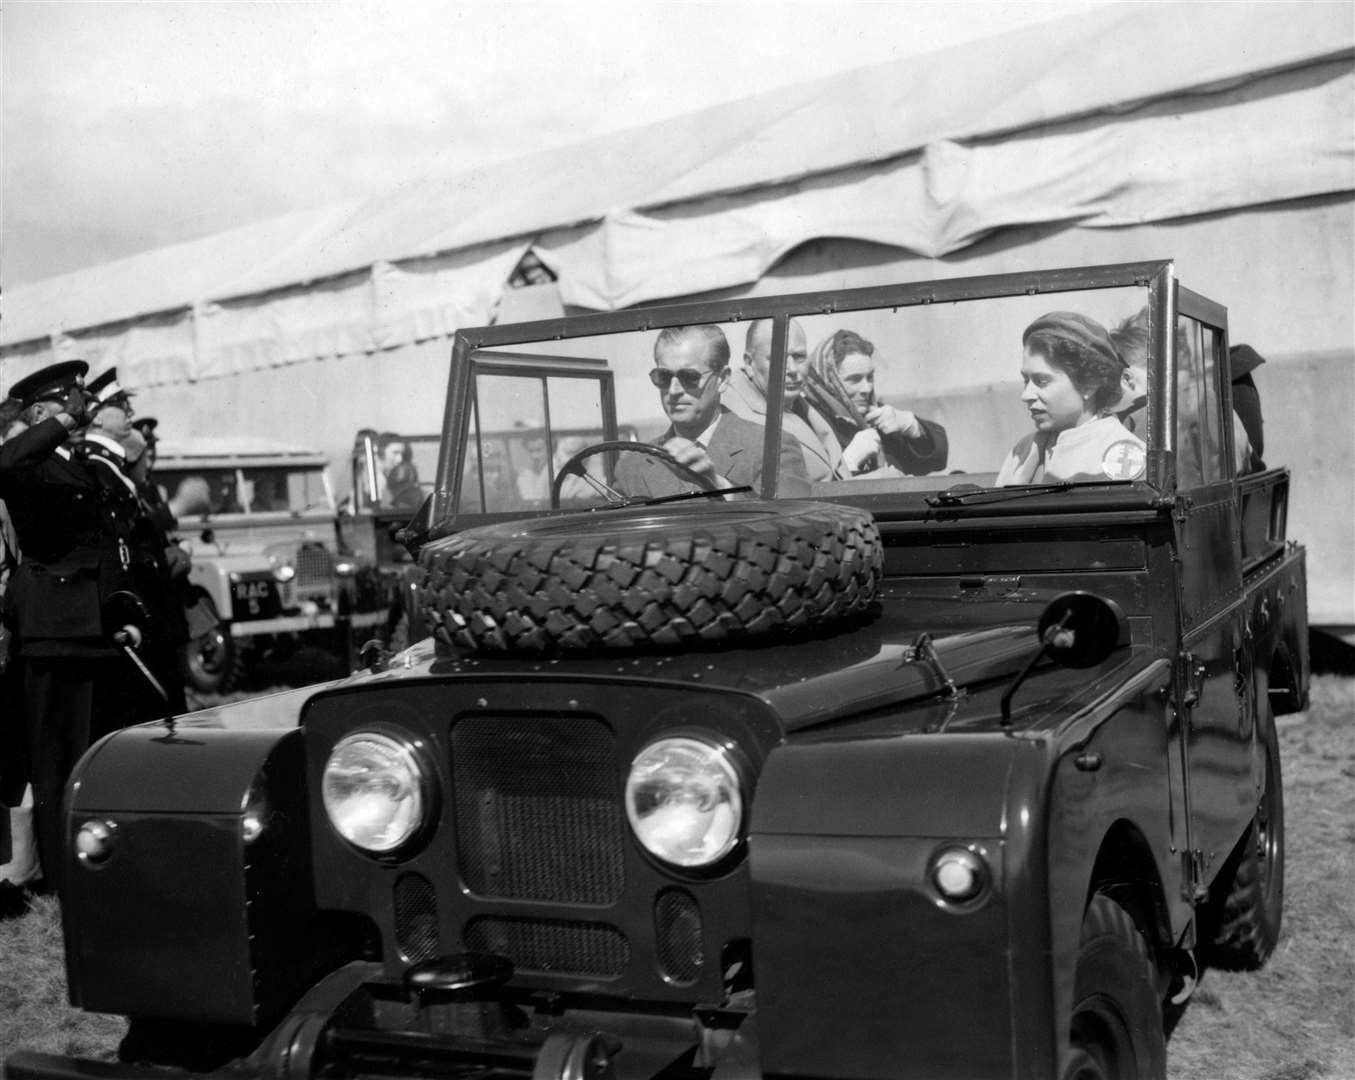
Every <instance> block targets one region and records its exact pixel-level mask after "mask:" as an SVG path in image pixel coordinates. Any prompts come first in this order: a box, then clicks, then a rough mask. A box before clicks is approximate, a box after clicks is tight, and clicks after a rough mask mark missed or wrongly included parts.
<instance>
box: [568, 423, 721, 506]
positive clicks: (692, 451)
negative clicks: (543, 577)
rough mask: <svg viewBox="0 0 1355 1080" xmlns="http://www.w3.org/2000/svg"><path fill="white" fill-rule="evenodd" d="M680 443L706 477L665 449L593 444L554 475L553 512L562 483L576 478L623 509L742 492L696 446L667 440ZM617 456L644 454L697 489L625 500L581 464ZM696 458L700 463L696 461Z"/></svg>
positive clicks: (650, 445) (639, 444) (622, 443)
mask: <svg viewBox="0 0 1355 1080" xmlns="http://www.w3.org/2000/svg"><path fill="white" fill-rule="evenodd" d="M674 443H680V444H682V445H681V446H677V447H675V449H677V450H678V451H679V452H681V453H684V454H685V455H686V456H688V457H691V458H693V460H694V461H695V463H696V464H697V465H698V467H699V466H700V464H701V462H702V461H704V463H705V465H706V466H707V467H708V468H709V470H710V472H709V474H708V475H707V474H703V473H701V472H698V471H697V470H696V469H693V468H692V467H691V466H689V465H687V464H685V463H684V462H683V461H680V460H679V459H678V458H677V457H676V456H675V455H674V453H673V452H672V451H671V450H669V449H668V447H666V446H656V445H654V444H653V443H642V442H629V441H625V440H614V441H610V442H600V443H594V444H593V445H592V446H585V447H584V448H583V449H582V450H580V451H579V452H578V453H577V454H575V455H574V456H573V457H571V458H570V459H569V460H568V461H566V462H565V463H564V464H563V465H561V466H560V469H559V471H558V472H557V473H556V474H555V483H554V484H553V485H552V486H551V493H550V504H551V507H552V509H558V508H559V506H560V494H561V491H562V489H563V487H564V483H565V479H566V478H567V477H570V476H577V477H580V478H581V479H583V480H585V481H586V482H588V483H590V484H591V485H592V486H593V487H595V488H596V490H597V491H598V493H599V494H602V495H605V496H606V497H607V498H608V500H609V501H610V502H611V505H613V506H625V505H627V504H629V503H635V502H667V501H670V500H672V499H675V498H686V497H689V496H693V495H695V496H701V495H710V494H711V493H713V492H722V491H725V490H734V491H745V490H747V489H746V488H736V487H734V486H733V485H732V484H730V482H729V480H727V479H726V478H725V477H723V476H720V475H719V474H718V473H717V472H716V471H715V466H714V464H712V463H711V460H710V457H709V455H707V454H706V452H705V450H703V449H702V448H701V447H700V446H698V445H697V444H696V443H694V442H691V441H690V440H687V439H670V440H669V445H672V444H674ZM606 453H619V454H644V455H646V456H647V457H650V458H652V459H654V460H656V461H659V462H661V463H662V464H664V465H665V466H667V467H668V468H669V469H671V470H672V472H673V474H674V475H675V476H676V477H678V479H679V480H685V481H690V482H691V483H693V484H695V485H697V487H698V488H699V489H700V490H699V491H696V492H687V493H684V494H681V495H668V496H660V497H658V498H657V499H651V498H643V497H640V498H632V497H628V496H627V493H626V492H623V491H618V490H617V489H616V488H614V487H612V486H611V485H609V484H607V483H605V482H604V481H602V480H600V479H598V478H597V477H595V476H593V475H592V474H591V473H589V472H588V470H587V469H586V468H585V467H584V462H585V461H586V460H587V459H588V458H590V457H594V456H596V455H598V454H606ZM698 457H699V459H700V460H697V458H698Z"/></svg>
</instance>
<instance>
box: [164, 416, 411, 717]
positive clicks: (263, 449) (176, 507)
mask: <svg viewBox="0 0 1355 1080" xmlns="http://www.w3.org/2000/svg"><path fill="white" fill-rule="evenodd" d="M157 450H158V454H157V457H156V463H155V479H156V483H157V484H158V485H159V486H160V488H161V491H162V492H163V494H164V498H165V500H166V503H167V504H168V505H169V506H170V508H171V509H172V510H173V511H174V512H175V514H176V516H177V517H178V519H179V529H180V533H181V536H182V544H183V546H184V547H185V548H187V549H188V551H189V553H190V555H191V556H192V559H193V567H192V570H191V571H190V572H189V587H190V595H189V596H188V597H187V598H186V603H187V606H188V618H189V635H190V638H189V643H188V647H187V649H186V650H185V660H184V674H185V678H186V680H187V682H188V685H189V686H191V687H193V688H194V689H196V690H200V691H204V692H209V693H210V692H225V691H227V690H231V689H233V688H234V687H235V685H236V684H237V683H238V682H239V680H240V677H241V676H242V675H243V673H244V672H245V670H246V666H247V663H248V661H249V659H250V657H252V656H257V655H261V654H263V653H270V652H273V653H281V652H286V651H289V650H290V649H292V648H294V647H295V646H296V645H297V644H299V643H300V642H301V641H302V640H304V639H308V638H309V639H312V640H314V641H316V642H317V643H318V644H321V645H323V646H324V647H326V648H330V649H333V650H334V651H336V652H337V653H338V654H339V655H340V656H343V657H345V658H347V659H350V660H352V659H355V657H356V646H360V644H361V641H362V640H365V639H366V638H370V637H371V636H372V633H373V628H374V627H376V626H378V625H379V624H380V623H381V622H382V621H383V620H384V618H385V611H384V608H383V607H382V606H381V600H382V597H381V594H380V590H379V587H378V584H377V581H376V576H375V570H374V568H373V567H372V565H371V563H370V562H364V561H362V560H360V559H356V558H353V557H351V556H348V555H341V554H340V553H339V551H338V548H337V545H336V539H335V532H334V493H333V490H332V488H331V486H330V482H329V473H328V466H327V463H326V461H325V458H324V456H323V455H322V454H319V453H318V452H315V451H310V450H304V449H300V448H297V447H293V446H288V445H285V444H282V443H275V442H273V441H271V440H261V439H250V438H243V437H214V438H208V437H201V438H196V439H193V440H191V441H188V442H183V443H177V444H176V443H171V442H162V443H161V444H160V445H159V446H158V447H157ZM352 666H353V664H351V663H350V665H349V669H350V670H351V669H352Z"/></svg>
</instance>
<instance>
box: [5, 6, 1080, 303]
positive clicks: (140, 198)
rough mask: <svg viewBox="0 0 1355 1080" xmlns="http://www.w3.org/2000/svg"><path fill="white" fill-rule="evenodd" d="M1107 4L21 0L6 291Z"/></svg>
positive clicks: (11, 77) (14, 55)
mask: <svg viewBox="0 0 1355 1080" xmlns="http://www.w3.org/2000/svg"><path fill="white" fill-rule="evenodd" d="M1100 2H1102V0H1044V2H1038V3H1032V2H1022V3H1005V2H998V0H951V2H949V3H929V2H921V0H908V2H901V0H874V2H847V0H837V2H827V0H815V2H809V0H775V2H772V0H763V2H752V0H719V2H711V3H700V2H683V3H676V2H667V3H662V2H653V0H628V2H616V3H613V2H609V0H573V2H570V0H556V2H553V3H536V2H512V0H498V2H492V3H491V2H485V3H465V2H462V3H448V2H441V3H439V2H430V0H387V2H384V3H374V2H372V3H368V2H348V3H340V2H327V3H319V2H291V3H272V2H252V0H251V2H244V0H242V2H235V3H213V2H192V3H185V2H176V0H169V2H149V0H137V2H125V3H116V2H105V0H101V2H97V3H93V2H64V3H63V2H55V0H3V2H0V48H2V49H3V58H2V59H3V68H2V69H0V72H2V75H3V86H0V94H2V95H3V96H2V97H0V109H2V110H3V112H2V116H0V163H2V168H3V172H2V173H0V184H2V185H3V206H2V207H0V218H2V220H0V244H2V246H0V286H3V287H5V288H9V287H12V286H14V285H17V284H21V283H23V282H25V281H32V280H35V279H38V278H43V277H49V276H51V275H54V274H59V273H63V272H65V271H68V270H72V269H77V268H79V267H82V266H88V265H92V264H96V263H100V262H105V261H107V260H109V259H114V258H117V257H119V256H122V255H127V254H131V253H134V252H137V251H142V250H146V249H148V248H154V247H159V246H161V245H163V244H168V243H173V242H175V241H179V240H185V239H191V238H193V237H197V236H202V235H206V234H209V233H212V232H216V231H218V230H221V229H226V228H230V227H232V226H234V225H239V224H243V223H245V222H248V221H253V220H256V219H258V218H263V217H268V216H270V215H274V214H279V213H284V212H286V211H288V210H294V209H299V208H303V207H312V206H317V205H321V204H324V203H328V202H333V201H336V200H340V199H346V198H351V197H355V196H361V195H365V194H370V193H373V192H376V191H380V190H382V189H384V188H386V187H389V186H394V185H395V184H396V183H397V182H398V181H400V180H401V179H404V178H407V177H410V176H416V175H422V174H427V173H440V172H456V171H460V170H462V169H465V168H469V167H472V166H473V165H475V164H477V163H480V162H485V161H491V160H501V159H505V158H512V157H516V156H519V155H521V154H525V153H529V152H531V151H533V150H537V149H541V148H542V147H545V146H549V145H557V144H561V143H566V142H573V141H576V140H578V139H582V138H585V137H587V136H591V135H595V134H598V133H600V132H603V131H608V130H614V129H617V128H623V127H631V126H634V125H637V124H643V123H646V122H648V121H651V120H654V119H657V118H659V117H662V116H669V115H673V114H675V113H680V112H687V111H690V110H693V109H697V108H701V107H703V106H707V105H712V104H716V103H718V102H720V101H724V100H731V99H734V98H738V97H743V96H746V95H749V94H753V93H757V92H759V91H762V90H767V89H770V88H772V87H775V86H782V85H786V84H789V83H793V82H799V81H803V80H805V79H811V78H815V77H818V76H822V75H827V74H831V73H833V72H835V71H841V70H845V69H847V68H851V67H860V66H863V65H866V64H873V63H879V62H882V61H886V60H890V59H894V58H897V57H900V56H904V55H908V54H911V53H917V52H924V51H929V50H932V49H938V48H943V47H945V46H948V45H952V44H957V43H959V42H962V41H965V40H969V39H973V38H977V37H985V36H989V35H992V34H997V33H1002V32H1004V31H1006V30H1010V29H1013V28H1015V27H1017V26H1020V25H1024V24H1026V23H1029V22H1034V21H1042V20H1047V19H1053V18H1061V17H1063V16H1066V15H1069V14H1073V13H1076V12H1077V11H1079V10H1085V9H1087V8H1089V7H1094V6H1099V4H1100ZM972 77H976V78H982V77H983V73H982V72H975V73H972ZM862 105H863V108H869V103H868V102H863V103H862Z"/></svg>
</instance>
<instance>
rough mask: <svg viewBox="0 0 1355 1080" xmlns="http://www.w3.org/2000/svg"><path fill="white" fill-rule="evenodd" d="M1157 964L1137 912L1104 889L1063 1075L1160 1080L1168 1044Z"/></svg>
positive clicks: (1077, 991)
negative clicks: (1140, 927)
mask: <svg viewBox="0 0 1355 1080" xmlns="http://www.w3.org/2000/svg"><path fill="white" fill-rule="evenodd" d="M1157 983H1158V979H1157V967H1156V965H1155V964H1154V962H1153V959H1152V952H1151V951H1150V950H1149V948H1148V942H1147V941H1145V940H1144V937H1143V933H1142V932H1141V931H1140V930H1139V928H1138V926H1137V925H1136V924H1135V922H1134V919H1133V917H1132V916H1131V915H1130V914H1129V912H1128V911H1126V910H1125V909H1124V908H1122V907H1121V906H1120V905H1119V904H1117V903H1116V902H1115V901H1114V900H1112V899H1111V898H1110V897H1109V896H1106V895H1105V894H1104V893H1097V894H1096V895H1095V896H1093V897H1092V901H1091V903H1090V904H1089V905H1087V913H1086V915H1085V916H1083V920H1082V942H1081V944H1080V945H1079V946H1078V952H1077V974H1076V976H1075V983H1074V990H1073V1014H1072V1022H1071V1024H1070V1029H1069V1049H1068V1058H1067V1065H1066V1067H1065V1068H1064V1071H1063V1080H1161V1078H1163V1077H1165V1076H1166V1073H1167V1041H1166V1037H1165V1036H1164V1035H1163V1031H1162V1002H1161V1000H1160V999H1159V998H1158V992H1157Z"/></svg>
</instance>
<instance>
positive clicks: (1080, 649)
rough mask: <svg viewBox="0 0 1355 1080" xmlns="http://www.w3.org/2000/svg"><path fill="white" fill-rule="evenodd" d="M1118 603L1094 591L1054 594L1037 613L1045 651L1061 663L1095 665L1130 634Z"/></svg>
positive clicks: (1083, 666) (1081, 666)
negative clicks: (1040, 613)
mask: <svg viewBox="0 0 1355 1080" xmlns="http://www.w3.org/2000/svg"><path fill="white" fill-rule="evenodd" d="M1128 631H1129V624H1128V622H1127V621H1126V620H1125V617H1124V612H1123V611H1121V610H1120V606H1119V605H1118V604H1116V603H1114V602H1113V601H1110V600H1107V599H1105V598H1104V597H1101V596H1097V595H1096V594H1095V593H1088V592H1068V593H1064V594H1063V595H1062V596H1056V597H1055V598H1054V599H1053V600H1052V601H1050V604H1049V606H1048V607H1047V608H1045V609H1044V614H1043V615H1041V616H1040V622H1039V634H1040V641H1042V642H1043V643H1044V645H1045V648H1044V650H1043V651H1044V652H1046V653H1048V654H1049V655H1050V656H1051V657H1053V658H1054V660H1055V661H1056V662H1058V663H1060V664H1062V665H1064V667H1070V668H1089V667H1095V666H1096V665H1097V664H1099V663H1100V662H1101V661H1102V660H1104V659H1105V658H1106V657H1107V656H1109V655H1110V654H1111V653H1112V652H1114V651H1115V648H1116V646H1118V645H1120V644H1121V643H1122V642H1127V641H1128V638H1129V633H1128Z"/></svg>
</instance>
